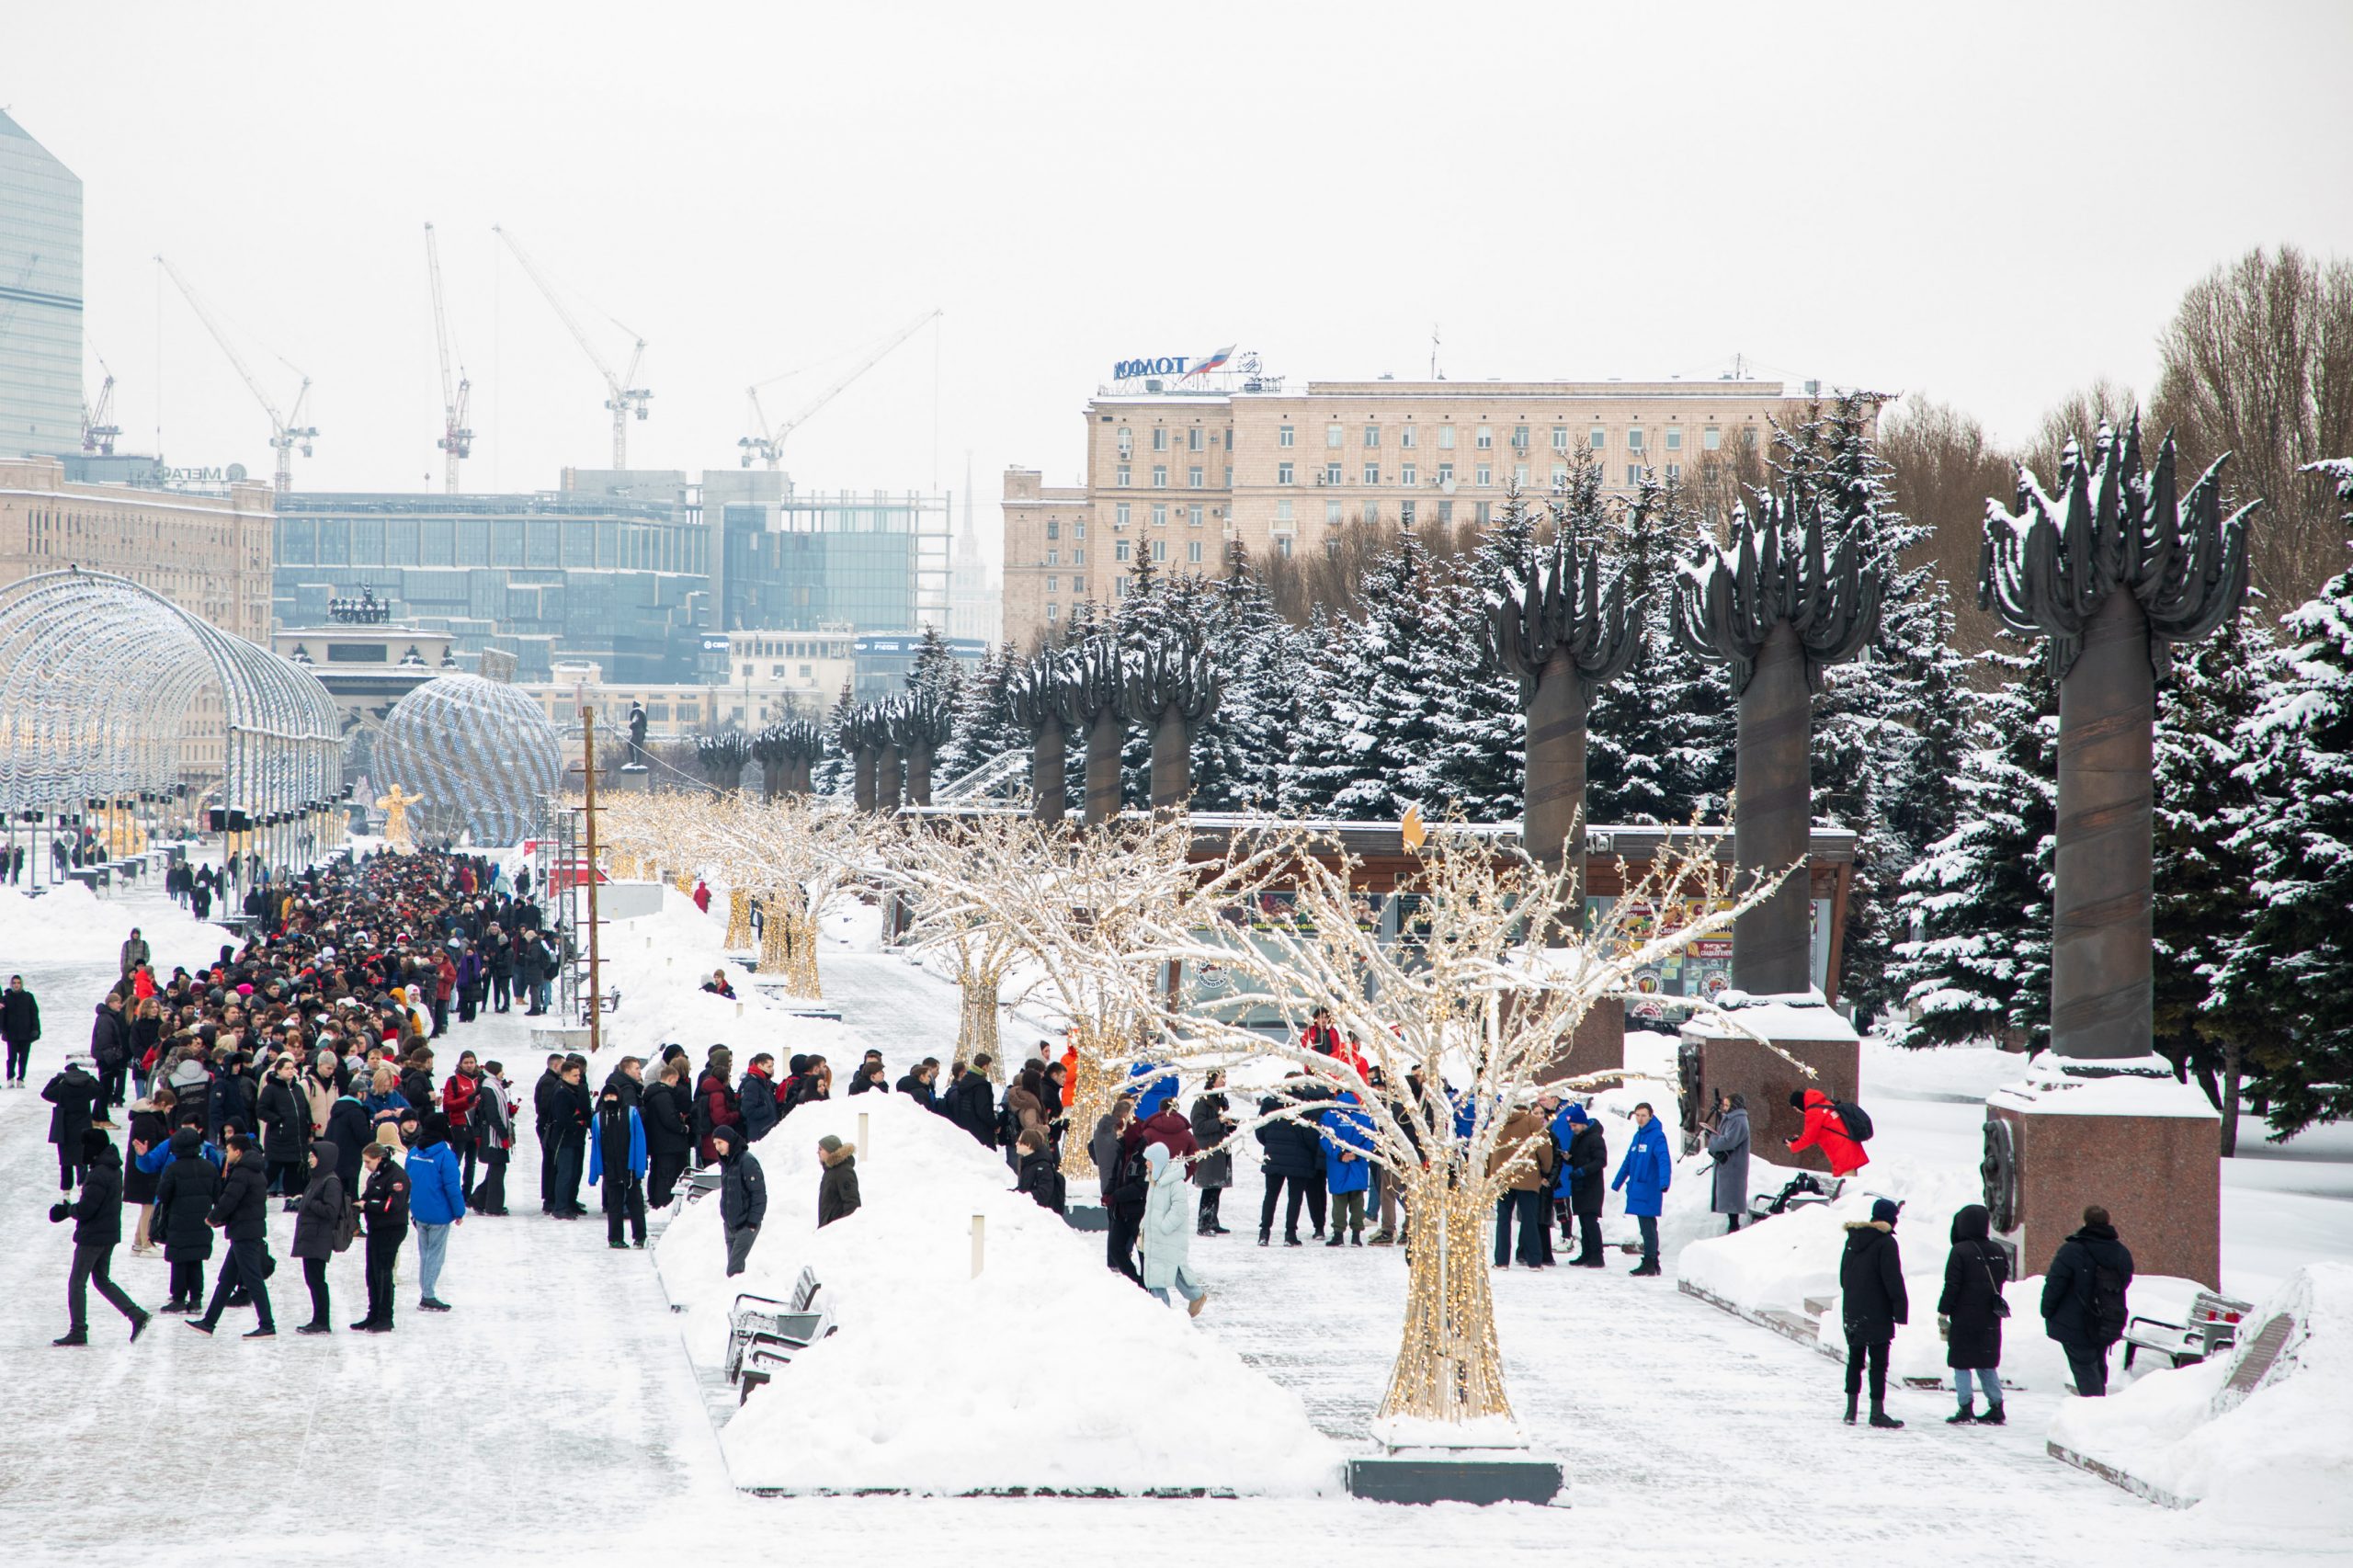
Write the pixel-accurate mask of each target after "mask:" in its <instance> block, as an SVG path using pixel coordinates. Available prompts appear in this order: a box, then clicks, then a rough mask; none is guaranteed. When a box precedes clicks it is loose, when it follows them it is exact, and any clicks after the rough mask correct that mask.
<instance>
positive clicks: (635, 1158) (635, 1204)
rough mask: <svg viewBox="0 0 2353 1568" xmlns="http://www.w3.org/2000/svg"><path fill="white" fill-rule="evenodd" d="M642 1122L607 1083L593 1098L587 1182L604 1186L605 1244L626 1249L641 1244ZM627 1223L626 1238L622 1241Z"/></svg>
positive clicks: (643, 1195) (643, 1217) (615, 1087)
mask: <svg viewBox="0 0 2353 1568" xmlns="http://www.w3.org/2000/svg"><path fill="white" fill-rule="evenodd" d="M645 1170H646V1155H645V1122H644V1119H642V1117H640V1116H639V1115H638V1112H637V1107H635V1106H633V1105H631V1104H629V1103H628V1102H627V1101H626V1100H625V1099H624V1098H623V1097H622V1095H621V1091H620V1088H619V1087H618V1086H617V1085H613V1084H607V1085H605V1088H604V1092H603V1093H602V1094H601V1095H599V1096H597V1127H596V1133H595V1136H594V1137H593V1138H591V1140H590V1141H589V1144H588V1185H589V1186H591V1187H597V1186H599V1185H602V1187H604V1189H605V1197H604V1208H605V1244H606V1245H607V1246H608V1247H614V1248H618V1249H619V1250H620V1251H623V1252H626V1251H628V1250H629V1248H630V1244H631V1242H634V1243H635V1244H637V1245H639V1246H641V1247H642V1246H643V1245H644V1244H645V1186H644V1182H645ZM624 1220H626V1221H628V1223H629V1232H630V1241H627V1242H625V1241H623V1240H621V1223H622V1221H624Z"/></svg>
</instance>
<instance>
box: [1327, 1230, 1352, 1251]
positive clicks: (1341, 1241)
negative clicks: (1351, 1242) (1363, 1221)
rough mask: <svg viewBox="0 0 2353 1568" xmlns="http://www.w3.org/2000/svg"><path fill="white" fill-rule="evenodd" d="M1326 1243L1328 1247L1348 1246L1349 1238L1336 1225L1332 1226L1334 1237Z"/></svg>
mask: <svg viewBox="0 0 2353 1568" xmlns="http://www.w3.org/2000/svg"><path fill="white" fill-rule="evenodd" d="M1347 1244H1348V1238H1347V1236H1346V1235H1344V1234H1343V1233H1341V1231H1340V1229H1339V1227H1338V1226H1334V1227H1333V1228H1332V1239H1331V1240H1330V1241H1328V1242H1325V1243H1324V1245H1325V1246H1327V1247H1338V1246H1346V1245H1347Z"/></svg>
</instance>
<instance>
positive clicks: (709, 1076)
mask: <svg viewBox="0 0 2353 1568" xmlns="http://www.w3.org/2000/svg"><path fill="white" fill-rule="evenodd" d="M734 1070H735V1053H734V1052H733V1051H730V1050H728V1049H727V1048H726V1047H725V1046H723V1045H714V1046H712V1047H711V1048H710V1056H709V1057H707V1058H706V1059H705V1060H704V1062H703V1067H702V1076H701V1077H700V1078H699V1079H697V1080H696V1081H695V1097H696V1098H697V1099H699V1100H700V1101H701V1102H702V1104H703V1112H704V1116H705V1117H706V1118H707V1120H706V1121H705V1124H704V1125H705V1126H706V1128H707V1129H708V1131H705V1132H704V1133H703V1135H702V1143H701V1147H700V1148H699V1150H698V1151H697V1152H698V1153H700V1154H701V1156H702V1163H703V1164H705V1165H709V1164H710V1163H711V1162H712V1161H713V1160H716V1159H717V1158H719V1145H718V1144H716V1143H714V1142H711V1137H712V1135H713V1134H714V1133H716V1132H717V1131H719V1130H720V1129H721V1128H722V1127H732V1128H733V1129H734V1130H735V1136H736V1137H737V1139H739V1140H742V1139H743V1138H744V1112H743V1109H742V1102H741V1101H740V1100H739V1099H737V1098H736V1093H735V1085H734V1084H733V1082H732V1081H731V1079H732V1075H733V1073H734ZM735 1146H736V1147H737V1148H739V1149H740V1148H743V1147H744V1146H745V1145H744V1142H738V1143H737V1144H736V1145H735Z"/></svg>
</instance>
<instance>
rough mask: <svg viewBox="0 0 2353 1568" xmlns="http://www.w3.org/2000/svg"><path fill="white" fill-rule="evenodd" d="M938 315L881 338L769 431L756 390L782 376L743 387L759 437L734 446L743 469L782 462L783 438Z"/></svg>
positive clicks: (924, 317) (930, 313)
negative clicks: (755, 461)
mask: <svg viewBox="0 0 2353 1568" xmlns="http://www.w3.org/2000/svg"><path fill="white" fill-rule="evenodd" d="M939 316H940V312H938V311H936V310H934V311H926V312H924V313H923V314H921V315H919V316H917V317H915V320H913V321H911V322H909V323H908V324H906V325H904V326H903V327H901V328H900V329H899V330H898V331H896V332H894V333H892V335H890V336H888V337H886V338H884V339H883V340H882V346H881V347H879V348H877V349H875V350H874V351H873V352H872V353H870V354H869V355H867V356H866V358H863V359H860V360H859V361H858V363H857V364H856V365H855V366H853V367H851V369H850V371H849V373H848V374H847V375H845V376H844V377H842V378H841V380H839V381H835V383H834V384H833V385H832V386H829V387H827V388H826V389H825V390H824V392H819V393H818V394H817V395H816V397H814V398H813V399H812V400H811V401H810V402H809V403H807V404H806V405H804V406H803V407H802V408H801V412H800V413H798V414H796V415H793V416H792V417H791V418H790V419H788V420H786V421H785V422H784V423H783V424H781V425H779V426H776V427H775V428H774V429H770V428H769V426H768V417H767V412H766V411H765V410H764V409H762V408H761V407H760V388H761V387H772V386H774V385H776V384H777V382H779V381H784V380H785V379H786V377H784V376H770V377H769V378H768V379H767V381H759V382H756V383H755V384H753V385H752V386H749V387H746V388H745V389H744V394H745V396H746V397H748V398H750V399H751V400H752V425H753V426H754V428H756V429H757V430H758V431H759V434H758V435H756V436H746V437H744V438H743V439H742V440H740V441H737V442H736V443H735V445H736V446H737V447H739V448H741V449H742V450H743V466H744V467H745V468H749V467H751V466H752V460H753V459H754V458H759V459H761V460H764V461H765V462H766V463H767V465H768V467H770V468H771V469H773V468H776V467H779V465H781V464H782V462H783V461H784V438H785V437H787V436H790V435H791V434H792V432H793V431H794V429H796V428H797V427H799V426H800V425H801V423H802V422H803V421H805V420H806V419H807V418H808V417H809V416H810V415H813V414H814V413H816V412H817V411H818V410H819V409H821V408H823V407H824V406H825V404H827V403H831V402H833V401H834V399H835V398H836V397H838V396H840V395H841V393H842V392H843V391H844V390H845V389H846V388H847V387H848V385H849V384H850V383H851V382H852V381H856V380H858V377H860V376H862V375H864V374H866V372H867V371H869V370H870V369H874V367H875V366H877V365H879V364H881V362H882V360H883V358H885V357H886V356H888V355H889V354H890V352H891V350H892V349H893V348H896V347H898V346H899V345H900V344H902V343H904V342H905V341H906V340H907V339H908V338H910V337H913V336H914V335H915V334H916V333H918V332H921V331H922V330H923V329H924V328H925V327H926V326H928V325H930V324H932V323H933V322H936V321H938V319H939Z"/></svg>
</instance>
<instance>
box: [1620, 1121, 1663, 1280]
mask: <svg viewBox="0 0 2353 1568" xmlns="http://www.w3.org/2000/svg"><path fill="white" fill-rule="evenodd" d="M1674 1180H1675V1162H1674V1160H1673V1158H1672V1157H1671V1156H1670V1155H1669V1154H1668V1153H1667V1152H1666V1129H1665V1128H1664V1127H1661V1126H1660V1125H1659V1122H1658V1118H1657V1117H1656V1116H1655V1115H1654V1114H1653V1113H1652V1110H1651V1108H1650V1102H1649V1101H1647V1100H1645V1101H1643V1103H1642V1104H1641V1105H1638V1106H1636V1107H1635V1108H1634V1138H1633V1142H1630V1143H1628V1144H1627V1145H1626V1157H1625V1158H1624V1159H1623V1160H1621V1161H1620V1162H1619V1165H1618V1175H1617V1176H1616V1177H1615V1179H1613V1180H1612V1181H1611V1182H1610V1184H1609V1190H1611V1191H1612V1192H1616V1191H1618V1190H1619V1189H1620V1188H1623V1189H1624V1190H1625V1194H1626V1212H1627V1213H1629V1214H1631V1215H1632V1216H1633V1217H1634V1222H1635V1223H1636V1224H1637V1225H1639V1226H1640V1227H1641V1228H1642V1233H1643V1261H1642V1262H1640V1263H1638V1264H1636V1265H1635V1266H1634V1267H1633V1268H1631V1270H1629V1272H1631V1273H1634V1274H1651V1275H1654V1274H1656V1273H1657V1272H1658V1271H1659V1268H1658V1216H1659V1210H1661V1209H1662V1208H1663V1207H1665V1199H1666V1189H1667V1187H1668V1186H1669V1185H1670V1184H1671V1183H1673V1181H1674Z"/></svg>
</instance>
